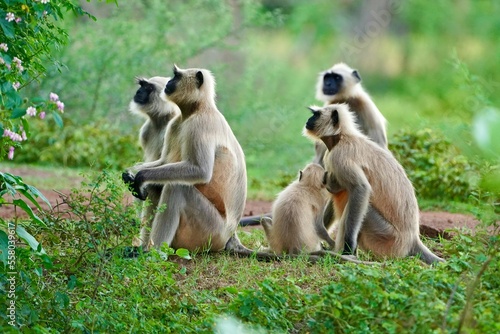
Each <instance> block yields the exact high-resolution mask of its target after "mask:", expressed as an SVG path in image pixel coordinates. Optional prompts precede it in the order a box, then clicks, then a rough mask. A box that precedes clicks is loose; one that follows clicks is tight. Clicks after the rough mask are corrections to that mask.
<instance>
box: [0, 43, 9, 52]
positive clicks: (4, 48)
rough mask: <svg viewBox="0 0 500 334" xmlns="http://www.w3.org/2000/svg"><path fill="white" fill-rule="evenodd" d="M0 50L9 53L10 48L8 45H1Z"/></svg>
mask: <svg viewBox="0 0 500 334" xmlns="http://www.w3.org/2000/svg"><path fill="white" fill-rule="evenodd" d="M0 49H2V50H4V51H5V52H7V51H9V47H8V46H7V44H6V43H1V44H0Z"/></svg>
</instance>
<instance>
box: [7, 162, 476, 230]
mask: <svg viewBox="0 0 500 334" xmlns="http://www.w3.org/2000/svg"><path fill="white" fill-rule="evenodd" d="M8 172H9V173H12V174H14V175H20V176H22V177H24V176H26V175H33V174H34V173H35V174H40V175H39V176H40V177H47V175H46V174H47V173H48V172H47V171H37V170H33V169H29V168H26V167H22V168H18V169H17V168H16V169H11V168H9V170H8ZM78 182H79V181H78V180H73V182H72V184H73V186H75V185H76V184H78ZM39 190H40V191H41V192H42V193H43V194H44V195H45V197H47V199H48V200H49V202H50V203H51V204H52V205H55V204H56V203H58V202H59V203H61V199H60V197H59V196H60V195H59V194H58V193H57V192H56V190H57V191H58V192H62V193H65V194H69V190H68V189H56V190H52V189H39ZM40 203H41V204H42V207H45V208H47V206H46V205H45V204H44V203H42V202H40ZM271 204H272V203H271V202H269V201H258V200H248V201H247V203H246V207H245V211H244V215H245V216H252V215H261V214H265V213H267V212H270V211H271ZM32 207H33V206H32ZM20 211H21V210H19V209H18V213H19V212H20ZM14 216H15V212H14V207H13V206H10V205H9V206H3V207H0V217H2V218H12V217H14ZM479 223H480V222H479V221H478V220H476V219H475V218H474V217H473V216H471V215H464V214H456V213H449V212H421V214H420V231H421V234H423V235H426V236H428V237H432V238H435V237H437V236H438V235H442V236H443V237H449V233H448V232H446V231H445V230H447V229H451V228H459V229H461V228H466V229H470V230H471V231H474V229H475V228H476V226H477V225H478V224H479ZM248 228H252V227H248Z"/></svg>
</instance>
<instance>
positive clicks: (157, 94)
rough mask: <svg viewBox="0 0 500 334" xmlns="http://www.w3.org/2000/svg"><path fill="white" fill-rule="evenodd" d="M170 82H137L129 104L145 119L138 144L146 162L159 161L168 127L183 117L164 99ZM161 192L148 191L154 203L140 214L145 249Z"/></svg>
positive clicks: (162, 79)
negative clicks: (172, 121) (135, 90)
mask: <svg viewBox="0 0 500 334" xmlns="http://www.w3.org/2000/svg"><path fill="white" fill-rule="evenodd" d="M169 80H170V78H168V77H158V76H156V77H152V78H149V79H146V78H137V84H138V85H139V86H140V87H139V89H138V90H137V92H136V93H135V95H134V97H133V99H132V100H131V101H130V105H129V109H130V111H131V112H132V114H135V115H138V116H141V117H145V118H146V121H145V122H144V124H143V125H142V127H141V130H140V134H139V142H140V144H141V147H142V150H143V152H144V155H143V161H144V162H151V161H155V160H158V159H160V156H161V152H162V150H163V145H164V142H165V133H166V130H167V125H168V123H169V122H170V121H171V120H172V119H173V118H174V117H175V116H177V115H179V114H180V110H179V108H178V107H177V105H175V104H174V103H172V102H169V101H166V100H164V99H162V98H161V95H162V93H163V90H164V89H165V86H166V84H167V82H168V81H169ZM162 189H163V186H161V185H149V186H147V188H146V190H145V192H146V193H147V196H148V199H149V201H150V202H151V203H150V204H148V205H144V206H143V209H142V213H141V216H142V217H141V221H142V222H141V225H142V229H141V238H140V239H141V244H142V245H143V247H144V248H145V249H147V247H148V246H147V245H146V244H147V243H148V242H149V233H150V231H151V226H152V223H153V218H154V215H155V212H156V209H157V207H158V202H159V200H160V195H161V191H162Z"/></svg>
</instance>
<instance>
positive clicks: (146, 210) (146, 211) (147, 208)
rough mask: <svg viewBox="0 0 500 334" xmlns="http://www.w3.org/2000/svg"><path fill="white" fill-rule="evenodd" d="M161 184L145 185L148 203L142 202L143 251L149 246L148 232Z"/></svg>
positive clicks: (159, 195)
mask: <svg viewBox="0 0 500 334" xmlns="http://www.w3.org/2000/svg"><path fill="white" fill-rule="evenodd" d="M162 190H163V186H158V185H149V186H148V187H147V191H148V200H149V202H150V203H145V204H143V208H142V213H141V215H142V217H141V223H142V224H141V225H142V228H141V238H140V239H141V246H142V249H143V250H145V251H148V250H149V247H150V246H151V240H150V234H151V228H152V226H153V220H154V218H155V214H156V210H157V209H158V203H159V202H160V197H161V193H162Z"/></svg>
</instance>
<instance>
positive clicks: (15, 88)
mask: <svg viewBox="0 0 500 334" xmlns="http://www.w3.org/2000/svg"><path fill="white" fill-rule="evenodd" d="M19 87H21V84H20V83H19V82H14V83H13V84H12V88H14V90H18V89H19Z"/></svg>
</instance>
